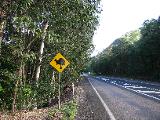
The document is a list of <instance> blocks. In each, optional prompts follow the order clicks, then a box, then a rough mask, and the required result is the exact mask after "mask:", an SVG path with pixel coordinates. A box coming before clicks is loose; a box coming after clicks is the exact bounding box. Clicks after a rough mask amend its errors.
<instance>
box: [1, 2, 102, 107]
mask: <svg viewBox="0 0 160 120" xmlns="http://www.w3.org/2000/svg"><path fill="white" fill-rule="evenodd" d="M99 4H100V0H96V1H87V0H47V1H46V0H19V1H7V0H2V1H1V3H0V5H1V6H2V8H1V9H0V11H3V12H4V14H5V15H4V18H3V20H4V23H5V24H4V28H3V32H4V33H3V40H2V52H1V54H2V56H0V62H1V66H0V67H1V68H0V79H1V80H0V84H1V86H2V88H3V90H0V98H1V101H2V102H1V103H0V105H1V108H4V105H5V106H7V107H6V108H7V109H11V107H13V106H14V102H15V106H16V108H18V109H21V108H23V109H29V107H30V108H32V107H34V106H36V104H38V105H37V106H38V107H41V106H43V104H46V103H48V101H49V100H50V99H52V98H55V97H56V96H57V94H58V93H57V85H58V83H57V79H58V74H57V73H56V72H55V74H54V77H55V81H54V80H52V73H53V68H52V67H51V66H50V65H49V62H50V61H51V60H52V58H53V57H54V55H55V54H56V53H58V52H61V53H62V54H63V55H64V56H65V57H66V58H67V60H69V62H70V63H71V64H70V65H69V67H67V69H66V70H65V71H64V72H63V75H62V87H65V86H68V85H70V84H71V83H73V82H75V81H77V78H78V77H79V75H80V73H81V71H82V70H83V68H84V66H85V64H86V62H87V61H88V59H89V55H90V53H91V51H92V50H93V45H92V37H93V35H94V31H95V30H96V26H97V25H98V14H99V13H100V11H101V9H100V6H99ZM46 22H48V24H49V26H48V28H47V30H46V31H44V29H45V28H44V27H45V23H46ZM0 24H1V22H0ZM0 26H2V25H0ZM43 39H44V52H43V54H42V62H41V63H40V62H39V56H41V55H40V46H41V42H42V40H43ZM39 63H40V64H39ZM37 66H41V69H40V70H41V71H40V78H39V80H38V81H36V80H35V76H36V72H37V71H36V68H37ZM62 90H63V88H62ZM37 100H38V103H37ZM4 109H5V108H4ZM12 109H13V108H12Z"/></svg>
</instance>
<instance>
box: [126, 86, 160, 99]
mask: <svg viewBox="0 0 160 120" xmlns="http://www.w3.org/2000/svg"><path fill="white" fill-rule="evenodd" d="M126 89H128V90H132V91H134V92H136V93H139V94H142V95H145V96H148V97H150V98H154V99H156V100H160V99H159V98H157V97H154V96H152V95H148V94H145V93H142V92H138V91H137V90H133V89H131V88H126Z"/></svg>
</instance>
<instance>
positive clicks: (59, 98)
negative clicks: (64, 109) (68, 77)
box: [58, 73, 61, 109]
mask: <svg viewBox="0 0 160 120" xmlns="http://www.w3.org/2000/svg"><path fill="white" fill-rule="evenodd" d="M58 79H59V88H58V108H59V109H61V73H59V78H58Z"/></svg>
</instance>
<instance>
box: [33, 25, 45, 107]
mask: <svg viewBox="0 0 160 120" xmlns="http://www.w3.org/2000/svg"><path fill="white" fill-rule="evenodd" d="M43 25H44V29H43V35H42V40H41V46H40V50H39V56H38V63H37V67H36V76H35V85H36V87H37V88H38V84H39V83H38V82H39V76H40V72H41V71H40V69H41V63H42V55H43V51H44V41H45V37H46V30H47V28H48V22H43ZM37 107H38V99H37V98H36V107H35V108H34V109H37Z"/></svg>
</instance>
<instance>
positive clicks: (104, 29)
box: [92, 0, 160, 56]
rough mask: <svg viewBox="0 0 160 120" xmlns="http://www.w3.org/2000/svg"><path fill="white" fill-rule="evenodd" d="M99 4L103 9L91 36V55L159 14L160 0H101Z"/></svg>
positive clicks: (156, 17)
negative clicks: (92, 49) (92, 47)
mask: <svg viewBox="0 0 160 120" xmlns="http://www.w3.org/2000/svg"><path fill="white" fill-rule="evenodd" d="M101 5H102V9H103V11H102V12H101V14H100V23H99V24H100V25H99V26H98V28H97V30H96V31H95V34H94V37H93V44H94V46H95V50H94V52H93V53H92V56H94V55H96V54H97V53H99V52H101V51H102V50H104V49H105V48H106V47H108V46H109V45H110V44H111V43H112V42H113V41H114V40H115V39H117V38H119V37H121V36H122V35H124V34H125V33H127V32H129V31H132V30H136V29H138V28H140V27H141V26H142V24H143V22H144V21H145V20H147V19H149V20H150V19H152V18H154V19H158V16H160V0H101Z"/></svg>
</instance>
